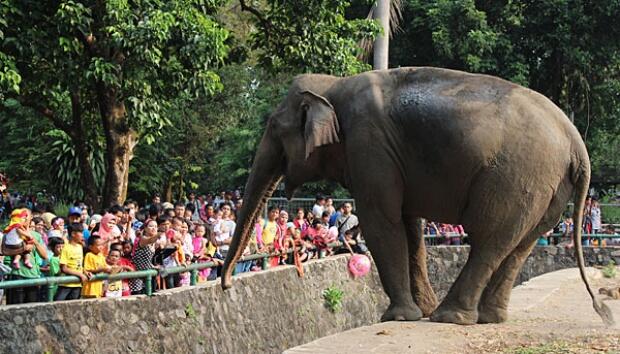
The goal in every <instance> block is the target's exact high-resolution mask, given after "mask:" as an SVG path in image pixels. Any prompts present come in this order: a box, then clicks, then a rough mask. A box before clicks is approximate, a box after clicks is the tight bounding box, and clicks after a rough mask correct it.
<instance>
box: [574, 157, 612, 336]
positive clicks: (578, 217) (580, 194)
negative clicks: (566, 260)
mask: <svg viewBox="0 0 620 354" xmlns="http://www.w3.org/2000/svg"><path fill="white" fill-rule="evenodd" d="M583 150H584V152H585V158H584V156H583V155H582V156H579V155H578V156H579V157H578V160H579V161H577V162H576V163H574V164H573V167H574V169H573V172H574V173H573V176H574V179H573V180H574V183H575V186H576V193H575V200H574V202H575V209H574V211H573V220H574V223H573V227H574V229H573V242H574V244H575V258H576V259H577V265H578V266H579V273H580V274H581V279H582V280H583V283H584V284H585V285H586V289H587V290H588V293H589V294H590V297H591V298H592V306H593V307H594V310H595V311H596V313H598V315H599V316H601V319H602V320H603V322H604V323H605V324H606V325H607V326H613V325H614V323H615V322H614V318H613V315H612V312H611V310H610V309H609V307H608V306H607V305H606V304H605V303H603V302H602V301H601V300H599V299H597V298H596V297H595V295H594V292H593V291H592V288H591V287H590V283H589V282H588V278H587V277H586V271H585V266H584V263H585V261H584V259H583V249H582V246H581V233H582V229H583V210H584V206H585V202H586V197H587V195H588V188H589V186H590V165H589V163H588V161H589V159H588V155H587V151H586V150H585V146H584V147H583ZM580 155H581V154H580Z"/></svg>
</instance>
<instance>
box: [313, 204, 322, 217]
mask: <svg viewBox="0 0 620 354" xmlns="http://www.w3.org/2000/svg"><path fill="white" fill-rule="evenodd" d="M312 214H314V217H315V218H317V219H318V218H320V217H321V216H323V207H322V206H321V205H319V204H314V206H313V207H312Z"/></svg>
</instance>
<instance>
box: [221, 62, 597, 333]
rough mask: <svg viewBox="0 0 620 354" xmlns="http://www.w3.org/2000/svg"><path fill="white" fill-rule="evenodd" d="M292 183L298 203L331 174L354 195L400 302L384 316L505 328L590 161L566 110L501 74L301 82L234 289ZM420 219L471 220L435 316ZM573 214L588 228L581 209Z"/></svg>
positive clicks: (267, 172)
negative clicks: (269, 204) (517, 283)
mask: <svg viewBox="0 0 620 354" xmlns="http://www.w3.org/2000/svg"><path fill="white" fill-rule="evenodd" d="M282 176H284V181H285V182H286V189H287V195H288V196H289V197H291V196H292V193H293V191H294V190H295V189H296V188H297V187H298V186H300V185H302V184H303V183H304V182H308V181H314V180H319V179H323V178H326V179H330V180H333V181H337V182H339V183H341V184H342V185H343V186H345V187H346V188H348V189H349V191H350V192H351V194H352V196H353V197H354V198H355V200H356V204H357V208H358V213H359V216H360V222H361V226H362V229H363V230H364V237H365V239H366V242H367V245H368V247H369V248H370V250H371V252H372V255H373V258H374V261H375V262H376V265H377V268H378V271H379V275H380V277H381V282H382V284H383V287H384V289H385V291H386V293H387V295H388V296H389V298H390V306H389V307H388V309H387V310H386V312H385V313H384V315H383V317H382V320H417V319H419V318H420V317H422V315H423V312H424V314H425V315H427V314H430V313H431V312H432V315H431V320H433V321H438V322H451V323H458V324H473V323H477V322H478V323H486V322H502V321H505V320H506V317H507V313H506V310H507V306H508V300H509V296H510V291H511V288H512V285H513V283H514V280H515V277H516V275H517V274H518V272H519V270H520V269H521V266H522V265H523V262H524V261H525V259H526V257H527V256H528V254H529V253H530V251H531V250H532V248H533V247H534V244H535V242H536V239H537V238H538V236H539V235H540V234H542V233H544V232H545V231H547V230H549V229H551V228H552V227H553V226H554V225H555V223H556V222H557V221H558V220H559V217H560V215H561V213H562V211H563V210H564V208H565V206H566V203H567V202H568V201H569V199H570V198H571V196H572V195H573V193H574V192H576V199H575V205H576V208H575V210H582V208H583V204H584V201H585V197H586V193H587V188H588V183H589V180H590V164H589V159H588V154H587V152H586V148H585V145H584V143H583V141H582V140H581V137H580V135H579V133H578V132H577V130H576V129H575V127H574V126H573V125H572V124H571V122H570V121H569V120H568V119H567V117H566V116H565V115H564V113H562V111H561V110H560V109H559V108H558V107H556V106H555V105H554V104H553V103H552V102H551V101H549V100H548V99H547V98H545V97H544V96H542V95H540V94H538V93H536V92H534V91H531V90H529V89H526V88H523V87H521V86H518V85H515V84H512V83H510V82H507V81H504V80H501V79H499V78H495V77H491V76H485V75H474V74H468V73H464V72H459V71H453V70H445V69H437V68H400V69H393V70H383V71H373V72H367V73H363V74H360V75H356V76H352V77H346V78H338V77H333V76H327V75H302V76H299V77H297V78H296V79H295V80H294V82H293V84H292V86H291V88H290V90H289V93H288V96H287V97H286V98H285V99H284V101H283V102H282V103H281V104H280V106H279V107H278V108H277V110H276V111H275V112H274V113H273V114H272V115H271V117H270V119H269V122H268V125H267V128H266V131H265V134H264V136H263V138H262V140H261V143H260V145H259V147H258V151H257V153H256V157H255V160H254V165H253V167H252V172H251V174H250V177H249V179H248V182H247V185H246V192H245V196H244V197H245V198H244V206H243V209H242V210H241V213H240V215H239V218H238V225H239V226H238V227H237V229H236V231H235V235H234V239H233V243H232V245H231V247H230V251H229V253H228V257H227V259H226V262H225V265H224V276H223V278H222V287H223V288H225V289H226V288H229V287H230V286H231V285H232V279H231V276H232V270H233V268H234V264H235V262H236V260H237V259H238V258H239V257H240V256H241V254H242V252H243V250H244V248H245V246H246V245H247V242H248V238H249V237H248V236H249V232H250V230H251V227H252V225H253V220H254V219H255V217H256V216H257V215H259V213H260V210H261V208H262V207H263V206H264V203H265V199H266V198H268V197H269V196H270V195H271V193H272V192H273V189H274V188H275V186H276V184H277V182H278V181H279V180H280V178H281V177H282ZM419 218H427V219H430V220H436V221H440V222H445V223H451V224H462V225H463V226H464V227H465V230H466V231H467V233H468V234H469V239H470V242H471V253H470V256H469V259H468V261H467V264H466V265H465V267H464V268H463V270H462V272H461V274H460V275H459V277H458V279H457V280H456V281H455V283H454V284H453V285H452V288H451V289H450V291H449V293H448V295H447V297H446V298H445V299H444V300H443V302H442V303H441V304H440V306H439V307H437V308H436V309H435V301H436V300H435V297H434V293H433V291H432V289H431V288H430V285H429V283H428V277H427V271H426V263H425V249H424V246H423V242H422V235H421V229H420V225H419V223H418V222H419ZM574 219H575V225H581V215H580V214H575V216H574ZM577 229H578V230H579V229H580V228H577ZM575 234H576V237H580V236H581V235H580V233H579V232H576V233H575ZM576 245H577V247H576V250H577V251H578V255H579V256H580V257H578V259H579V260H580V262H579V263H580V266H581V267H582V268H583V257H582V256H581V254H580V252H581V246H580V245H581V242H576ZM584 281H585V282H586V285H587V280H586V279H585V278H584ZM588 290H590V289H589V285H588ZM590 292H591V291H590ZM416 303H417V304H416ZM595 307H597V304H596V303H595ZM420 308H422V310H421V309H420ZM433 310H434V311H433Z"/></svg>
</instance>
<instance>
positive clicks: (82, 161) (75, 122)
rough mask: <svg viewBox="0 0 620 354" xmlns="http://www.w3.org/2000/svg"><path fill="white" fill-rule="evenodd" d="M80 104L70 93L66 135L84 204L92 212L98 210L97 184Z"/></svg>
mask: <svg viewBox="0 0 620 354" xmlns="http://www.w3.org/2000/svg"><path fill="white" fill-rule="evenodd" d="M82 112H83V109H82V102H81V100H80V95H79V93H78V92H76V91H74V92H71V118H72V123H71V126H70V129H69V131H66V133H67V134H68V135H69V137H71V140H72V141H73V146H74V147H75V153H76V155H77V158H78V166H79V168H80V183H81V184H82V190H83V191H84V203H86V205H88V206H89V207H91V208H93V210H98V209H99V202H100V200H99V197H98V195H97V183H96V182H95V174H94V172H93V166H92V164H91V162H92V161H91V160H90V156H89V155H90V151H89V149H88V144H87V143H86V139H87V136H86V132H85V131H84V123H83V116H82Z"/></svg>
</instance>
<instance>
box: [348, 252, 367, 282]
mask: <svg viewBox="0 0 620 354" xmlns="http://www.w3.org/2000/svg"><path fill="white" fill-rule="evenodd" d="M348 266H349V272H351V274H352V275H353V277H354V278H357V277H363V276H364V275H366V274H368V272H369V271H370V258H368V256H366V255H363V254H354V255H352V256H351V259H349V264H348Z"/></svg>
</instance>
